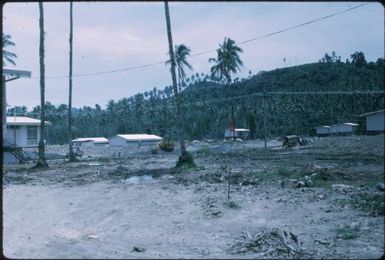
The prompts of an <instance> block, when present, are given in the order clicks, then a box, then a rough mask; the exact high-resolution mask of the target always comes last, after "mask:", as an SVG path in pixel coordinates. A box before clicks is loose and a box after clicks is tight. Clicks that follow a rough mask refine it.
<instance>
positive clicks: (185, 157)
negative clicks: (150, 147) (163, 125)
mask: <svg viewBox="0 0 385 260" xmlns="http://www.w3.org/2000/svg"><path fill="white" fill-rule="evenodd" d="M164 10H165V16H166V25H167V38H168V49H169V54H170V61H171V77H172V88H173V90H174V96H175V99H176V124H177V129H178V137H179V144H180V151H181V156H180V157H179V160H178V163H177V166H179V165H183V164H185V163H188V164H194V161H193V159H192V156H191V155H190V154H189V153H188V152H187V150H186V145H185V142H184V136H183V135H184V133H183V127H182V126H183V124H182V123H183V122H182V111H181V107H182V106H181V98H180V95H179V93H178V88H177V83H176V73H175V65H176V64H175V56H174V50H173V47H172V46H173V43H172V34H171V23H170V11H169V8H168V2H167V1H165V2H164Z"/></svg>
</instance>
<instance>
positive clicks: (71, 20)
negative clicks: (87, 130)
mask: <svg viewBox="0 0 385 260" xmlns="http://www.w3.org/2000/svg"><path fill="white" fill-rule="evenodd" d="M72 5H73V3H72V1H71V2H70V36H69V45H70V52H69V58H70V61H69V95H68V144H69V161H70V162H73V161H76V157H75V154H74V150H73V147H72V136H73V134H72V115H71V112H72V111H71V110H72V42H73V37H72V36H73V8H72Z"/></svg>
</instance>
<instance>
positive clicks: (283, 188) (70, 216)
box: [3, 135, 384, 259]
mask: <svg viewBox="0 0 385 260" xmlns="http://www.w3.org/2000/svg"><path fill="white" fill-rule="evenodd" d="M263 147H264V142H263V141H262V140H257V141H244V142H222V141H212V142H198V141H195V142H189V143H188V150H189V151H190V152H191V153H192V154H193V156H194V159H195V162H196V164H197V166H196V167H191V168H183V169H175V168H174V166H175V163H176V161H177V158H178V150H176V151H174V152H172V153H167V152H162V151H157V152H156V153H155V151H152V150H153V147H138V148H137V149H132V148H130V149H129V150H128V149H127V148H117V147H109V146H98V147H94V146H87V147H83V148H82V149H83V150H84V152H85V154H84V156H83V157H82V158H80V161H79V162H75V163H68V162H66V161H65V159H64V158H63V156H64V155H65V154H66V152H67V147H66V146H48V147H47V154H49V156H50V158H55V160H50V161H49V169H45V170H40V169H31V167H32V166H33V163H32V162H31V163H29V164H24V165H6V166H4V167H3V250H4V252H3V253H4V255H5V256H6V257H10V258H135V259H137V258H227V259H234V258H237V259H239V258H268V259H271V258H303V259H309V258H317V259H319V258H348V259H351V258H356V259H368V258H379V257H381V256H382V255H383V254H384V192H383V191H382V188H381V187H380V188H377V187H376V185H377V186H378V183H383V182H384V136H383V135H378V136H348V137H325V138H312V139H308V144H307V145H305V146H299V147H294V148H291V149H285V150H282V149H281V147H280V142H278V141H276V140H270V141H269V142H268V149H267V150H264V148H263ZM229 183H230V193H229V190H228V188H229ZM228 195H230V199H229V200H228Z"/></svg>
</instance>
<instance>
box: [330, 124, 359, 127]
mask: <svg viewBox="0 0 385 260" xmlns="http://www.w3.org/2000/svg"><path fill="white" fill-rule="evenodd" d="M338 125H350V126H358V124H355V123H340V124H335V125H332V127H333V126H338Z"/></svg>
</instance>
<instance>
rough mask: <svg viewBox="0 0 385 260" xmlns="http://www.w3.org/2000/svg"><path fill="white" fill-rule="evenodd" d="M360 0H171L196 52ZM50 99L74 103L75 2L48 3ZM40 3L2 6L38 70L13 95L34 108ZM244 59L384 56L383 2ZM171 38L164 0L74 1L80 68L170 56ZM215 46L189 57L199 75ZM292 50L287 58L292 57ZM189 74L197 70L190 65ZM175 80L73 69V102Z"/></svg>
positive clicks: (175, 22) (263, 66)
mask: <svg viewBox="0 0 385 260" xmlns="http://www.w3.org/2000/svg"><path fill="white" fill-rule="evenodd" d="M359 4H360V3H359V2H294V3H293V2H290V3H288V2H195V3H194V2H187V3H186V2H171V3H170V13H171V23H172V30H173V41H174V44H180V43H184V44H185V45H187V46H188V47H190V48H191V52H192V53H199V52H202V51H207V50H215V49H216V48H217V47H218V44H219V43H221V42H222V41H223V39H224V37H230V38H232V39H234V40H235V41H236V42H241V41H244V40H247V39H250V38H254V37H258V36H261V35H264V34H267V33H271V32H274V31H278V30H281V29H284V28H287V27H290V26H295V25H297V24H301V23H304V22H307V21H309V20H312V19H316V18H319V17H322V16H325V15H329V14H332V13H334V12H338V11H341V10H344V9H347V8H349V7H353V6H356V5H359ZM44 8H45V9H44V11H45V31H46V42H45V45H46V62H45V63H46V77H47V79H46V100H47V101H50V102H51V103H53V104H55V105H59V104H61V103H68V78H54V79H53V78H50V77H52V76H67V75H68V63H69V57H68V52H69V43H68V37H69V3H68V2H67V3H66V2H64V3H62V2H57V3H55V2H52V3H45V4H44ZM38 19H39V8H38V4H37V3H7V4H5V5H4V6H3V31H4V32H5V33H7V34H10V35H11V36H12V40H13V41H14V42H15V43H16V46H15V47H11V48H9V49H8V50H9V51H13V52H15V53H16V54H17V55H18V58H17V59H16V63H17V65H16V66H15V67H14V66H6V67H7V68H11V69H12V68H14V69H20V70H30V71H31V72H32V77H33V78H32V79H19V80H16V81H12V82H9V84H8V85H7V103H8V104H9V105H10V106H15V105H19V106H21V105H25V106H27V107H28V108H29V109H30V108H32V107H34V106H36V105H38V104H40V96H39V20H38ZM241 47H242V48H243V50H244V52H243V53H242V54H241V59H242V60H243V62H244V66H243V68H242V70H241V71H240V72H239V73H238V75H236V76H238V77H242V76H245V75H247V73H248V71H249V70H251V71H252V72H253V73H257V72H258V71H261V70H270V69H275V68H280V67H286V66H293V65H296V64H297V65H298V64H304V63H311V62H316V61H318V60H319V59H320V58H321V57H322V56H323V55H324V54H325V53H326V52H328V53H331V52H332V51H335V52H336V53H337V55H339V56H342V59H343V60H345V59H346V58H348V57H349V56H350V55H351V54H352V53H354V52H356V51H363V52H364V53H365V56H366V59H367V60H368V61H376V60H377V58H379V57H383V55H384V10H383V6H382V5H381V4H379V3H370V4H367V5H365V6H362V7H360V8H357V9H354V10H352V11H350V12H346V13H343V14H340V15H338V16H335V17H331V18H329V19H326V20H322V21H320V22H317V23H313V24H310V25H307V26H304V27H300V28H298V29H295V30H292V31H288V32H284V33H281V34H278V35H274V36H271V37H268V38H264V39H261V40H258V41H254V42H250V43H248V44H245V45H241ZM167 52H168V42H167V35H166V22H165V16H164V4H163V2H136V3H135V2H113V3H111V2H108V3H104V2H75V3H74V58H73V59H74V74H83V73H92V72H100V71H108V70H115V69H121V68H127V67H132V66H136V65H144V64H148V63H154V62H160V61H164V60H166V59H167V58H168V57H167ZM210 57H215V51H214V52H211V53H208V54H205V55H201V56H195V57H191V58H190V60H189V61H190V63H191V64H192V66H193V68H194V70H193V71H192V72H191V73H190V74H195V73H196V72H199V73H202V72H203V73H209V71H210V66H211V64H209V62H208V59H209V58H210ZM283 58H285V59H286V63H284V62H283ZM188 74H189V73H188ZM167 85H171V75H170V73H169V70H168V68H167V67H166V66H165V65H163V64H160V65H156V66H152V67H147V68H141V69H134V70H129V71H122V72H117V73H111V74H104V75H96V76H89V77H79V78H74V81H73V86H74V87H73V105H74V106H76V107H81V106H83V105H88V106H94V105H95V104H96V103H98V104H99V105H101V106H102V107H104V106H105V105H106V104H107V102H108V100H110V99H114V100H119V99H121V98H124V97H128V96H131V95H134V94H136V93H138V92H144V91H146V90H150V89H152V88H154V87H157V88H158V89H159V88H160V89H162V88H163V87H164V86H167Z"/></svg>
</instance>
